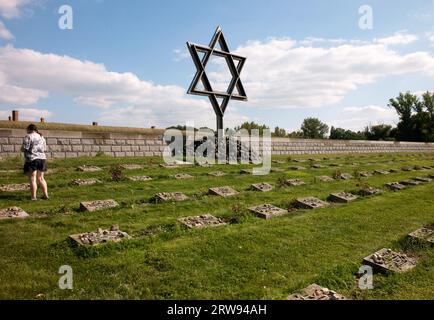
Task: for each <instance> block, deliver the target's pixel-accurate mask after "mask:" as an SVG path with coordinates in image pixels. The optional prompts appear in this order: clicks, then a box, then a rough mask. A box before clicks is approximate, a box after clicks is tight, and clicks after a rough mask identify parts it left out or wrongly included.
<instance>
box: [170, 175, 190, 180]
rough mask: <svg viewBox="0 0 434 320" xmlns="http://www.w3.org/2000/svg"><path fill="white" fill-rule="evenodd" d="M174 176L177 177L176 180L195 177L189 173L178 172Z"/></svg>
mask: <svg viewBox="0 0 434 320" xmlns="http://www.w3.org/2000/svg"><path fill="white" fill-rule="evenodd" d="M171 177H172V178H175V179H176V180H185V179H193V178H194V177H193V176H192V175H190V174H188V173H176V174H174V175H172V176H171Z"/></svg>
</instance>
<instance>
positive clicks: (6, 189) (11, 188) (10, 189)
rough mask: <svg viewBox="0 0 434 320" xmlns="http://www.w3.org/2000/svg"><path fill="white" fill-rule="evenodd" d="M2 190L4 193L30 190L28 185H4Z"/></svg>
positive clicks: (0, 188) (1, 187)
mask: <svg viewBox="0 0 434 320" xmlns="http://www.w3.org/2000/svg"><path fill="white" fill-rule="evenodd" d="M0 190H1V191H4V192H15V191H27V190H30V184H28V183H15V184H4V185H1V186H0Z"/></svg>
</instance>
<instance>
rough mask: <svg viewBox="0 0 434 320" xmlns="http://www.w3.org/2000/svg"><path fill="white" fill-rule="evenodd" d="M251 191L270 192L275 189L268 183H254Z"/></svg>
mask: <svg viewBox="0 0 434 320" xmlns="http://www.w3.org/2000/svg"><path fill="white" fill-rule="evenodd" d="M250 189H251V190H253V191H260V192H269V191H271V190H273V189H274V187H273V186H272V185H271V184H269V183H267V182H260V183H253V184H251V185H250Z"/></svg>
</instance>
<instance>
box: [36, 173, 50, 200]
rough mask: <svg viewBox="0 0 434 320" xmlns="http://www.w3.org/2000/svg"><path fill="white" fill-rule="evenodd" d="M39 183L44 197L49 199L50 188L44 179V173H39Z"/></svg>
mask: <svg viewBox="0 0 434 320" xmlns="http://www.w3.org/2000/svg"><path fill="white" fill-rule="evenodd" d="M38 182H39V186H40V187H41V189H42V193H43V194H44V197H45V198H46V199H48V187H47V182H46V181H45V179H44V172H43V171H38Z"/></svg>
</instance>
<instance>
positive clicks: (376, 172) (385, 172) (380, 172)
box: [374, 169, 390, 174]
mask: <svg viewBox="0 0 434 320" xmlns="http://www.w3.org/2000/svg"><path fill="white" fill-rule="evenodd" d="M374 173H375V174H389V173H390V172H389V171H387V170H383V169H377V170H374Z"/></svg>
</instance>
